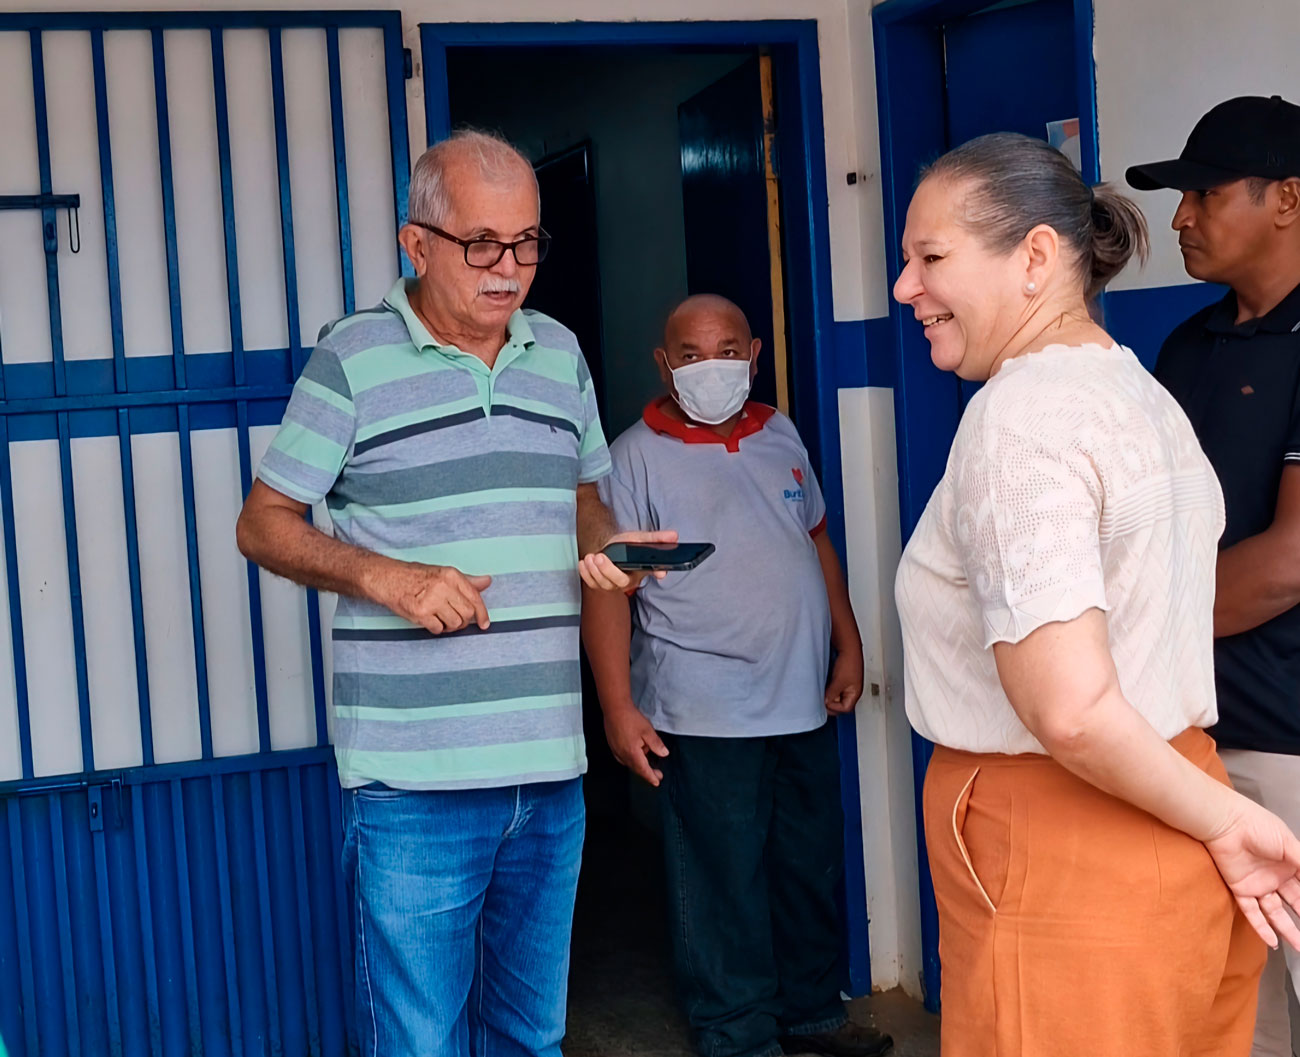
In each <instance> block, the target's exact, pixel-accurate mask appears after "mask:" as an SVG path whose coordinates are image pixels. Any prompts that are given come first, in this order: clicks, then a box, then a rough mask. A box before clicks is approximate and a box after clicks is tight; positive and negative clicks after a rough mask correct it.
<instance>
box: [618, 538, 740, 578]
mask: <svg viewBox="0 0 1300 1057" xmlns="http://www.w3.org/2000/svg"><path fill="white" fill-rule="evenodd" d="M715 550H717V548H716V547H715V546H714V545H713V544H712V543H611V544H610V545H609V546H608V547H606V548H605V550H604V554H605V556H606V557H607V558H609V560H610V561H612V562H613V563H614V564H615V565H617V566H618V567H619V568H620V569H622V570H624V571H625V572H642V571H646V570H651V571H656V572H657V571H658V570H660V569H663V570H665V571H667V572H679V571H682V570H685V569H694V568H695V567H696V566H697V565H699V564H700V562H702V561H704V559H705V558H707V557H708V556H709V555H710V554H712V553H713V552H714V551H715Z"/></svg>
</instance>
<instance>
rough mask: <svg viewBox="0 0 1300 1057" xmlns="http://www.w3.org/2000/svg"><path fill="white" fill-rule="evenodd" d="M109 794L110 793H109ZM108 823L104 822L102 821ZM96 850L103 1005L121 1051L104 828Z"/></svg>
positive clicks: (113, 1045)
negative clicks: (102, 970) (102, 969)
mask: <svg viewBox="0 0 1300 1057" xmlns="http://www.w3.org/2000/svg"><path fill="white" fill-rule="evenodd" d="M110 795H111V794H110ZM105 825H106V826H107V825H108V823H107V821H106V822H105ZM90 836H91V844H92V845H93V847H94V853H95V894H96V895H97V896H98V898H99V951H100V956H101V958H102V959H103V966H104V1008H105V1011H106V1012H107V1014H108V1046H109V1050H108V1052H109V1053H111V1054H114V1055H116V1054H120V1053H121V1052H122V1014H121V1011H120V1010H119V1009H118V1005H117V955H116V952H115V949H114V946H113V893H112V891H111V890H110V888H109V883H108V851H107V849H106V848H105V847H104V842H105V831H104V830H103V829H100V830H96V831H94V832H92V833H91V835H90Z"/></svg>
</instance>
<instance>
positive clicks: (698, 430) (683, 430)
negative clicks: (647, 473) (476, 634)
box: [641, 396, 776, 452]
mask: <svg viewBox="0 0 1300 1057" xmlns="http://www.w3.org/2000/svg"><path fill="white" fill-rule="evenodd" d="M670 400H672V397H671V396H661V397H660V398H659V399H658V400H652V401H651V402H650V403H649V404H647V405H646V409H645V411H644V412H642V414H641V418H642V419H643V420H644V421H645V424H646V425H647V426H649V427H650V428H651V429H652V430H654V431H655V432H656V433H659V434H661V435H663V436H665V437H675V438H676V439H677V440H680V441H683V442H684V443H686V444H721V445H724V446H725V447H726V449H727V451H731V452H736V451H740V442H741V441H742V440H744V439H745V438H746V437H750V436H753V435H754V434H755V433H757V432H758V431H759V430H761V429H762V428H763V427H764V426H765V425H766V424H767V420H768V419H770V418H771V417H772V416H773V415H775V414H776V408H774V407H768V406H767V404H759V403H756V402H755V401H753V400H746V401H745V406H744V408H742V410H741V418H740V421H739V422H737V423H736V428H735V429H733V430H732V431H731V436H730V437H724V436H722V435H721V434H720V433H717V432H715V431H714V430H712V429H710V428H709V427H708V426H697V425H695V424H694V423H692V422H682V421H680V420H678V419H676V418H673V417H672V416H671V415H669V414H668V412H667V411H665V410H664V407H665V405H666V404H667V403H668V402H669V401H670Z"/></svg>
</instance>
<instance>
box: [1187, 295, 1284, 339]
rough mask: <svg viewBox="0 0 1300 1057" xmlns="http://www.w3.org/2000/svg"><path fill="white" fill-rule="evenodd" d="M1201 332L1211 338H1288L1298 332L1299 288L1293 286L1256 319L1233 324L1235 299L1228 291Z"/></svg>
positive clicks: (1235, 312)
mask: <svg viewBox="0 0 1300 1057" xmlns="http://www.w3.org/2000/svg"><path fill="white" fill-rule="evenodd" d="M1205 329H1206V330H1208V331H1210V332H1211V333H1213V334H1232V335H1235V336H1236V337H1241V338H1249V337H1253V336H1254V335H1255V334H1257V333H1260V332H1263V333H1265V334H1291V333H1295V332H1297V331H1300V286H1297V287H1296V288H1295V289H1294V290H1292V291H1291V292H1290V293H1289V294H1287V295H1286V297H1284V298H1282V300H1281V301H1279V302H1278V304H1277V305H1276V306H1275V307H1274V308H1273V310H1272V311H1271V312H1268V313H1266V314H1265V315H1262V316H1260V317H1259V318H1257V319H1248V320H1246V321H1245V322H1244V323H1240V324H1239V323H1237V295H1236V294H1235V293H1234V292H1233V291H1231V290H1229V291H1228V292H1227V294H1226V295H1225V296H1224V298H1223V300H1222V301H1220V302H1219V303H1218V304H1217V305H1215V306H1214V311H1212V312H1211V313H1210V317H1209V318H1208V319H1207V320H1206V321H1205Z"/></svg>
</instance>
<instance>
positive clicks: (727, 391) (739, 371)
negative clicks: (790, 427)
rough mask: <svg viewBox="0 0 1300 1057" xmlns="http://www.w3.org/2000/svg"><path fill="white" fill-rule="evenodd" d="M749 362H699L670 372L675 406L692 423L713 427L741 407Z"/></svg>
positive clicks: (746, 385) (747, 389)
mask: <svg viewBox="0 0 1300 1057" xmlns="http://www.w3.org/2000/svg"><path fill="white" fill-rule="evenodd" d="M749 381H750V379H749V360H701V361H700V362H699V363H690V364H687V365H686V366H685V367H678V368H677V369H676V370H674V371H673V387H674V388H675V389H676V390H677V403H678V404H680V405H681V408H682V410H683V411H685V412H686V414H687V415H688V416H690V417H691V418H693V419H694V420H695V421H696V422H704V423H707V424H708V425H710V426H716V425H718V424H719V423H720V422H726V421H727V419H729V418H730V417H731V416H732V415H734V414H735V413H736V412H737V411H739V410H740V409H741V408H742V407H744V406H745V398H746V397H748V396H749Z"/></svg>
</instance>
